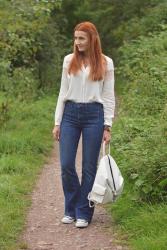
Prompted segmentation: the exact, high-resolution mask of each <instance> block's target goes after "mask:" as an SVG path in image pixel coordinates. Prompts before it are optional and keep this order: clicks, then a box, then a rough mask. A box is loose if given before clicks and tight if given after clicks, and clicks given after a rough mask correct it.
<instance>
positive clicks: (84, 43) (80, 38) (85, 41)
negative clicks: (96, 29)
mask: <svg viewBox="0 0 167 250" xmlns="http://www.w3.org/2000/svg"><path fill="white" fill-rule="evenodd" d="M74 43H75V45H76V46H77V48H78V50H79V51H80V52H86V51H88V46H89V38H88V35H87V33H86V32H84V31H77V30H76V31H75V33H74Z"/></svg>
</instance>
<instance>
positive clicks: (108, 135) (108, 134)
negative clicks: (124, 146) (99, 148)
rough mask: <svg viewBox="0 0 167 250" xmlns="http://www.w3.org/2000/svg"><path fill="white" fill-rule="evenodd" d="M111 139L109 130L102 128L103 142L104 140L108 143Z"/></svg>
mask: <svg viewBox="0 0 167 250" xmlns="http://www.w3.org/2000/svg"><path fill="white" fill-rule="evenodd" d="M110 140H111V132H110V131H107V130H104V132H103V142H104V141H105V143H106V144H108V143H109V142H110Z"/></svg>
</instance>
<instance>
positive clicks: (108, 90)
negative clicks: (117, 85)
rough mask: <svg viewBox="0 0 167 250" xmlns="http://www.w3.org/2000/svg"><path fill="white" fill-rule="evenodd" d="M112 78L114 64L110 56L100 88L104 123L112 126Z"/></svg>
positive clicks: (113, 105) (113, 103)
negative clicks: (101, 87)
mask: <svg viewBox="0 0 167 250" xmlns="http://www.w3.org/2000/svg"><path fill="white" fill-rule="evenodd" d="M114 80H115V79H114V65H113V61H112V59H111V58H110V60H109V61H108V65H107V70H106V75H105V78H104V83H103V89H102V100H103V106H104V125H108V126H110V127H111V126H112V118H113V117H114V111H115V94H114Z"/></svg>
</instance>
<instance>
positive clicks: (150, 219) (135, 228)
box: [107, 179, 167, 250]
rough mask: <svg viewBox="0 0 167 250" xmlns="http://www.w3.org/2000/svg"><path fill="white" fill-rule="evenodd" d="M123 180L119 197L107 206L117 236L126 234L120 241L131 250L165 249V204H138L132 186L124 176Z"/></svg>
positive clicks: (166, 232) (166, 210) (166, 218)
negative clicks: (123, 184) (132, 195)
mask: <svg viewBox="0 0 167 250" xmlns="http://www.w3.org/2000/svg"><path fill="white" fill-rule="evenodd" d="M125 182H126V183H125V189H124V192H123V194H122V196H121V197H120V198H119V200H117V202H116V203H115V204H112V205H107V211H108V213H109V214H110V215H112V218H113V219H114V222H115V224H116V230H117V233H118V238H119V237H120V238H124V237H125V236H126V242H124V243H126V244H128V246H129V248H130V249H133V250H166V246H167V237H166V235H167V217H166V214H167V205H166V204H165V203H161V204H147V203H144V204H142V205H141V204H139V203H137V202H135V201H133V200H132V198H131V193H132V190H133V187H132V185H131V184H129V183H127V181H126V179H125ZM122 235H124V236H122Z"/></svg>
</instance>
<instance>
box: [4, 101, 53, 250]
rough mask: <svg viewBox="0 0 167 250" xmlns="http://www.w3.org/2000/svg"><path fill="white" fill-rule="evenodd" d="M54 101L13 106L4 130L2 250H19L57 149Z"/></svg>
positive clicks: (16, 103) (15, 104)
mask: <svg viewBox="0 0 167 250" xmlns="http://www.w3.org/2000/svg"><path fill="white" fill-rule="evenodd" d="M54 108H55V100H54V97H51V96H47V97H43V98H42V99H41V100H38V101H35V102H33V103H28V104H26V103H25V104H24V103H19V102H15V103H13V105H12V107H10V120H9V121H8V122H7V123H6V125H5V126H3V127H2V128H1V129H0V156H1V157H0V249H2V250H9V249H10V250H11V249H18V246H17V238H18V235H19V233H20V232H21V231H22V229H23V227H24V222H25V214H26V209H27V207H28V206H29V205H30V203H31V202H30V200H31V199H30V194H31V191H32V188H33V187H34V183H35V180H36V177H37V174H38V173H39V172H40V170H41V167H42V166H43V164H44V162H45V161H46V160H47V157H48V156H49V152H50V150H51V148H52V146H53V139H52V133H51V131H52V126H53V124H54V122H53V121H54Z"/></svg>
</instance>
